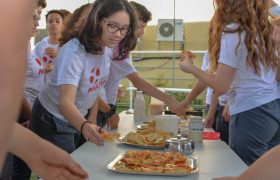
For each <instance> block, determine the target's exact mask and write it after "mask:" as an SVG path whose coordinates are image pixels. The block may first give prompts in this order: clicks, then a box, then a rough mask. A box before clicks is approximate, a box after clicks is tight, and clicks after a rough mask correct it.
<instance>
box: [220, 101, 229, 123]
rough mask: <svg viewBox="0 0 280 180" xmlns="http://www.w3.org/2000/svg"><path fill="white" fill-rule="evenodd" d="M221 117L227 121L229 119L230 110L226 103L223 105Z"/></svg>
mask: <svg viewBox="0 0 280 180" xmlns="http://www.w3.org/2000/svg"><path fill="white" fill-rule="evenodd" d="M222 117H223V118H224V120H225V122H229V121H230V112H229V109H228V105H226V106H225V108H224V110H223V113H222Z"/></svg>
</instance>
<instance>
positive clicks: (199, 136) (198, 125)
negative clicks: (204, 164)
mask: <svg viewBox="0 0 280 180" xmlns="http://www.w3.org/2000/svg"><path fill="white" fill-rule="evenodd" d="M188 129H189V131H188V138H189V139H190V140H192V141H193V142H196V143H201V142H202V141H203V131H204V124H203V121H202V117H199V116H191V117H190V120H189V123H188Z"/></svg>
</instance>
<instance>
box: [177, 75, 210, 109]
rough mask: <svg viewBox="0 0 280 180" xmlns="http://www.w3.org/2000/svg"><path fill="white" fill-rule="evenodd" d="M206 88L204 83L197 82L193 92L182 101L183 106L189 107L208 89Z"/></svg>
mask: <svg viewBox="0 0 280 180" xmlns="http://www.w3.org/2000/svg"><path fill="white" fill-rule="evenodd" d="M206 87H207V85H206V84H205V83H204V82H202V81H200V80H197V81H196V83H195V85H194V87H193V88H192V91H191V92H190V93H189V94H188V95H187V97H186V99H185V100H184V101H182V104H183V106H184V107H188V106H189V104H190V103H191V102H192V101H193V100H194V99H195V98H196V97H197V96H198V95H200V94H201V93H202V92H203V91H204V90H205V89H206Z"/></svg>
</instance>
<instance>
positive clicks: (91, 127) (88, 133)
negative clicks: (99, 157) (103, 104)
mask: <svg viewBox="0 0 280 180" xmlns="http://www.w3.org/2000/svg"><path fill="white" fill-rule="evenodd" d="M105 132H106V131H105V130H104V129H102V128H100V127H99V126H97V125H96V124H93V123H86V124H85V125H84V127H83V129H82V133H83V135H84V137H85V139H86V140H88V141H90V142H92V143H94V144H96V145H98V146H102V145H104V141H103V139H102V137H101V134H102V133H105Z"/></svg>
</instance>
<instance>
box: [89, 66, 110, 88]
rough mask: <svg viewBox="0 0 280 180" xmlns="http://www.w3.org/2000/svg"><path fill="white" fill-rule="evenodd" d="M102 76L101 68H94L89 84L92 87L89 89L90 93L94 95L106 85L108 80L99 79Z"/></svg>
mask: <svg viewBox="0 0 280 180" xmlns="http://www.w3.org/2000/svg"><path fill="white" fill-rule="evenodd" d="M100 74H101V71H100V69H99V68H95V67H94V68H92V70H91V71H90V77H89V82H90V84H91V85H90V87H89V88H88V93H93V92H94V91H96V90H97V89H99V88H101V87H102V86H103V85H104V84H105V83H106V80H105V81H104V80H100V78H98V77H99V76H100Z"/></svg>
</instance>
